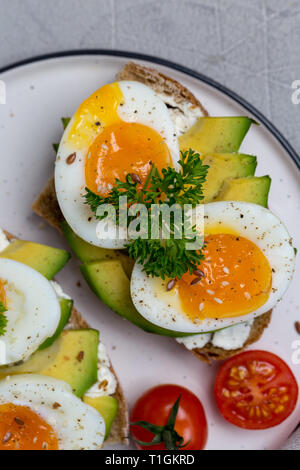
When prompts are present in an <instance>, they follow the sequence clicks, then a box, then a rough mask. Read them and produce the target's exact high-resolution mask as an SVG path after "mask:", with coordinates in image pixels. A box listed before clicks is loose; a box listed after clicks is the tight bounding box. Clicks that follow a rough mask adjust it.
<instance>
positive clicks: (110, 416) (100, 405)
mask: <svg viewBox="0 0 300 470" xmlns="http://www.w3.org/2000/svg"><path fill="white" fill-rule="evenodd" d="M82 400H83V401H84V403H86V404H87V405H90V406H92V407H93V408H95V409H96V410H97V411H98V413H100V414H101V416H102V418H103V419H104V421H105V439H107V438H108V436H109V433H110V430H111V427H112V424H113V422H114V419H115V417H116V415H117V412H118V408H119V405H118V400H117V399H116V398H114V397H110V396H107V395H103V396H101V397H96V398H92V397H87V396H86V395H84V396H83V398H82Z"/></svg>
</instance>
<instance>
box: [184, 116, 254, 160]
mask: <svg viewBox="0 0 300 470" xmlns="http://www.w3.org/2000/svg"><path fill="white" fill-rule="evenodd" d="M252 123H254V121H253V120H252V119H249V118H248V117H244V116H241V117H202V118H200V119H198V121H197V122H196V123H195V124H194V125H193V126H192V127H191V128H190V129H189V130H188V131H187V132H186V133H185V134H183V135H182V136H180V137H179V139H178V142H179V148H180V150H183V151H184V150H188V149H189V148H192V149H193V150H195V151H197V152H199V153H201V154H206V153H231V152H238V150H239V148H240V146H241V143H242V141H243V139H244V137H245V135H246V134H247V132H248V130H249V128H250V126H251V124H252Z"/></svg>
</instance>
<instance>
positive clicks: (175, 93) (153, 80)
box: [117, 62, 208, 116]
mask: <svg viewBox="0 0 300 470" xmlns="http://www.w3.org/2000/svg"><path fill="white" fill-rule="evenodd" d="M117 80H135V81H138V82H141V83H144V85H148V86H149V87H150V88H152V89H154V91H156V92H157V93H161V94H163V95H169V96H172V98H173V99H174V100H175V101H176V103H178V104H179V105H180V104H182V103H183V102H189V103H191V104H192V105H194V106H195V107H197V108H200V109H201V111H202V113H203V116H208V112H207V110H206V109H205V108H204V106H203V105H202V104H201V103H200V101H199V100H198V99H197V98H196V97H195V96H194V95H193V93H191V92H190V91H189V90H188V89H187V88H186V87H185V86H183V85H182V84H181V83H179V82H177V81H176V80H174V79H173V78H170V77H168V76H167V75H164V74H163V73H160V72H158V71H157V70H155V69H152V68H150V67H145V66H143V65H139V64H136V63H135V62H129V63H128V64H126V65H125V66H124V67H123V69H122V70H121V71H120V73H119V74H118V75H117Z"/></svg>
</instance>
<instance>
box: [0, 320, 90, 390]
mask: <svg viewBox="0 0 300 470" xmlns="http://www.w3.org/2000/svg"><path fill="white" fill-rule="evenodd" d="M98 345H99V332H98V331H96V330H91V329H86V330H67V331H63V332H62V333H61V335H60V337H59V338H58V339H57V340H56V341H55V342H54V343H53V344H52V345H51V346H50V347H49V348H46V349H43V350H42V351H37V352H35V353H34V354H33V355H32V356H31V357H30V359H28V361H26V362H24V363H22V364H19V365H15V366H11V367H0V378H1V379H3V378H5V377H6V376H8V375H16V374H40V375H46V376H49V377H54V378H56V379H60V380H64V381H65V382H67V383H68V384H70V385H71V387H72V390H73V393H74V394H75V395H76V396H78V397H79V398H81V397H82V396H83V395H84V394H85V392H86V391H87V390H88V389H89V388H90V387H91V386H92V385H93V384H94V383H95V382H97V376H98V371H97V365H98Z"/></svg>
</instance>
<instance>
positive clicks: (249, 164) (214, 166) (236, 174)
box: [202, 153, 257, 203]
mask: <svg viewBox="0 0 300 470" xmlns="http://www.w3.org/2000/svg"><path fill="white" fill-rule="evenodd" d="M202 161H203V163H204V164H205V165H208V166H209V170H208V173H207V177H206V181H205V183H204V184H203V194H204V200H203V201H202V202H203V203H208V202H211V201H212V200H213V199H214V198H215V197H216V196H217V195H218V193H219V191H220V189H221V188H222V186H223V184H224V182H225V181H226V179H227V178H240V177H244V176H253V175H254V173H255V169H256V165H257V160H256V157H254V156H253V155H246V154H240V153H219V154H207V155H203V158H202Z"/></svg>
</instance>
